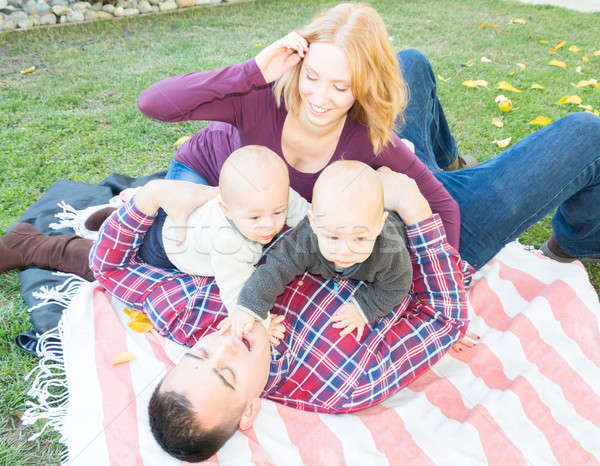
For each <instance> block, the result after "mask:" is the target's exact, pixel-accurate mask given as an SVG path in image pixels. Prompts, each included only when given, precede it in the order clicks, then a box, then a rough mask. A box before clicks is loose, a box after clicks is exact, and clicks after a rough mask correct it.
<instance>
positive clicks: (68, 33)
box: [0, 0, 600, 465]
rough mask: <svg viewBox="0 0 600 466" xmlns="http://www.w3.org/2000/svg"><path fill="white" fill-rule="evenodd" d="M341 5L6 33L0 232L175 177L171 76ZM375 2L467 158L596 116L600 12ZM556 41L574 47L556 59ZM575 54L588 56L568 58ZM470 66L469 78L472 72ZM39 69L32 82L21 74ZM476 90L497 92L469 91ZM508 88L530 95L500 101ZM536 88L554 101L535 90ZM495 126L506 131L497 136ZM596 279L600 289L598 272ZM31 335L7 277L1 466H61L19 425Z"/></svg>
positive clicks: (2, 316) (546, 229)
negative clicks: (80, 191) (575, 100)
mask: <svg viewBox="0 0 600 466" xmlns="http://www.w3.org/2000/svg"><path fill="white" fill-rule="evenodd" d="M334 4H335V3H334V2H318V1H314V0H313V1H306V2H299V1H297V0H278V1H266V0H262V1H261V0H257V1H255V2H251V3H240V4H232V5H218V6H207V7H200V8H193V9H187V10H183V11H177V12H174V13H169V14H161V15H153V16H144V17H136V18H124V19H121V20H108V21H97V22H93V23H88V24H81V25H75V26H69V27H60V28H43V29H34V30H31V31H25V32H20V33H10V34H3V35H1V36H0V62H1V63H2V66H1V67H0V161H1V166H2V167H3V173H2V183H1V185H0V233H3V232H4V230H5V229H7V228H8V227H9V226H11V225H12V224H13V223H15V222H16V221H17V220H18V218H19V216H20V215H21V214H22V213H23V212H24V211H25V209H26V208H27V207H29V206H30V205H31V204H32V203H33V202H35V201H36V200H37V199H38V198H39V197H40V196H41V195H42V194H43V193H44V192H45V191H46V189H47V188H48V187H49V186H50V185H52V184H53V183H54V182H55V181H56V180H58V179H60V178H65V179H70V180H74V181H80V182H85V183H97V182H99V181H101V180H102V179H104V178H105V177H106V176H107V175H108V174H110V173H112V172H117V173H123V174H126V175H130V176H141V175H146V174H149V173H153V172H155V171H159V170H163V169H166V168H167V167H168V164H169V162H170V160H171V158H172V157H173V154H174V152H175V149H176V148H175V146H174V145H173V144H174V142H175V141H176V140H177V139H178V138H179V137H181V136H186V135H191V134H193V133H194V132H195V131H197V130H198V129H200V128H201V127H202V126H203V125H204V123H202V122H191V123H176V124H166V123H160V122H157V121H153V120H150V119H148V118H146V117H144V116H143V115H142V114H141V113H140V112H139V111H138V109H137V106H136V102H137V98H138V96H139V94H140V92H141V91H142V90H143V89H145V88H147V87H149V86H150V85H152V84H153V83H154V82H156V81H158V80H160V79H162V78H165V77H167V76H171V75H174V74H178V73H185V72H190V71H196V70H204V69H212V68H218V67H223V66H226V65H228V64H231V63H238V62H241V61H243V60H246V59H248V58H250V57H252V56H254V55H256V53H258V51H260V50H261V48H262V47H263V46H266V45H267V44H269V43H270V42H272V41H274V40H276V39H278V38H279V37H281V36H283V35H285V34H286V33H287V32H289V31H290V30H292V29H294V28H297V27H298V26H300V25H302V24H305V23H306V22H308V21H309V20H310V18H311V17H312V15H313V14H315V13H316V12H318V11H320V10H322V9H324V8H326V7H328V6H332V5H334ZM371 4H372V5H373V6H374V7H375V8H376V9H377V10H378V11H379V12H380V13H381V14H382V16H383V18H384V20H385V22H386V24H387V26H388V30H389V33H390V36H391V38H392V41H393V43H394V45H395V47H396V49H398V50H400V49H404V48H418V49H420V50H421V51H423V52H424V53H425V54H426V55H427V56H428V57H429V58H430V60H431V62H432V63H433V66H434V69H435V71H436V73H437V74H438V75H439V76H440V77H441V78H443V80H442V79H439V81H438V92H439V94H440V97H441V100H442V103H443V104H444V108H445V112H446V116H447V118H448V120H449V122H450V126H451V128H452V130H453V134H454V136H455V138H456V140H457V143H458V146H459V148H460V152H461V153H463V154H470V155H473V156H475V157H476V158H477V159H479V160H480V161H483V160H486V159H488V158H490V157H493V156H494V155H495V154H497V153H499V152H500V151H501V149H499V148H498V147H497V146H496V145H495V144H493V143H492V141H494V140H501V139H505V138H508V137H512V141H511V142H512V143H515V142H516V141H518V140H520V139H522V138H523V137H525V136H527V135H528V134H530V133H532V132H534V131H536V129H538V128H539V127H538V126H534V125H530V124H529V122H530V121H531V120H533V119H534V118H536V117H537V116H538V115H543V116H546V117H548V118H550V119H551V120H552V121H555V120H557V119H559V118H560V117H562V116H564V115H566V114H568V113H571V112H574V111H583V109H581V108H578V107H577V105H573V104H565V105H557V104H555V102H556V101H557V100H558V99H560V98H561V97H563V96H570V95H574V94H576V95H578V96H579V97H581V99H582V103H583V104H586V105H591V106H592V107H593V108H595V109H600V89H597V88H594V87H593V86H591V87H590V86H588V87H583V88H576V87H573V86H572V84H571V83H578V82H579V81H581V80H587V79H590V78H595V79H597V80H600V52H599V55H593V52H594V51H597V50H600V35H598V32H597V31H598V24H600V14H598V13H596V14H581V13H578V12H575V11H568V10H563V9H558V8H554V7H544V6H531V5H526V4H521V3H513V2H505V1H484V0H472V1H468V2H465V1H450V0H411V1H402V2H399V1H373V2H371ZM515 19H522V20H524V21H525V24H520V23H518V22H517V23H515V22H514V20H515ZM511 20H513V21H512V24H511ZM485 21H487V25H486V26H485V27H481V28H480V27H479V26H480V25H481V24H482V23H484V22H485ZM492 24H497V25H498V27H491V25H492ZM541 40H544V41H547V42H548V44H542V43H540V41H541ZM560 40H564V41H566V42H567V43H566V45H565V46H563V47H562V48H559V49H558V50H557V51H556V54H554V55H553V54H551V53H550V52H549V49H550V47H551V46H552V45H554V44H555V43H556V42H557V41H560ZM571 45H575V46H577V47H578V48H579V49H580V51H579V52H573V51H570V50H569V47H570V46H571ZM584 56H585V57H587V58H588V60H589V61H584V59H583V57H584ZM481 57H486V58H488V59H490V60H491V62H482V61H481ZM552 59H556V60H560V61H563V62H564V63H565V64H566V66H567V67H566V69H562V68H558V67H554V66H550V65H549V64H548V63H549V61H550V60H552ZM471 60H473V64H472V66H464V64H465V63H468V62H469V61H471ZM517 63H521V64H523V65H525V69H522V67H519V66H518V65H517ZM31 66H35V71H34V72H33V73H29V74H22V73H21V70H24V69H26V68H29V67H31ZM579 66H581V67H582V69H581V73H578V72H577V71H576V69H577V67H579ZM469 79H471V80H478V79H483V80H485V81H487V82H488V83H489V84H488V86H487V87H483V88H468V87H465V86H463V85H462V82H463V81H466V80H469ZM500 81H508V82H509V83H511V84H512V85H513V86H515V87H517V88H519V89H522V90H523V91H524V92H522V93H519V94H517V93H510V92H506V91H500V90H498V89H496V84H497V83H498V82H500ZM533 83H537V84H540V85H541V86H543V87H544V89H543V90H529V88H530V86H531V85H532V84H533ZM499 94H504V95H506V96H507V97H508V98H510V99H511V100H512V102H513V105H514V110H513V111H511V112H509V113H503V112H501V111H500V110H499V109H498V106H497V104H496V103H495V102H494V99H495V97H496V96H497V95H499ZM493 117H497V118H500V119H501V120H502V122H503V123H504V127H502V128H497V127H495V126H493V125H492V124H491V119H492V118H493ZM565 144H569V141H565ZM532 189H535V180H532ZM550 232H551V228H550V222H549V219H545V220H544V221H542V222H540V223H539V224H538V225H536V226H535V227H533V228H532V229H530V230H529V231H528V232H527V233H525V234H524V235H523V236H522V238H521V241H522V242H523V243H525V244H532V245H534V246H536V247H539V246H540V245H541V244H542V243H543V242H544V241H545V239H546V238H547V237H548V236H549V235H550ZM587 268H588V271H589V272H590V275H591V279H592V283H593V285H594V287H595V288H596V290H598V289H600V267H599V266H588V267H587ZM29 329H30V326H29V321H28V315H27V313H26V309H25V305H24V303H23V301H22V300H21V298H20V292H19V283H18V275H17V273H16V272H10V273H4V274H0V380H2V382H1V385H0V413H1V420H0V464H11V465H17V464H57V463H59V462H60V456H59V454H60V451H61V446H60V445H59V444H58V443H57V439H58V436H57V435H55V434H53V433H48V434H44V436H42V437H41V438H40V439H38V441H36V442H33V443H28V442H26V437H27V436H29V435H31V433H32V432H34V430H33V428H23V427H21V426H20V425H19V423H18V416H19V415H20V413H21V412H22V411H23V409H24V408H25V401H26V395H25V394H26V392H27V390H28V388H29V387H30V382H26V381H24V377H25V375H26V374H27V373H28V371H29V370H30V369H31V368H32V367H34V366H35V364H36V363H37V359H36V358H34V357H31V356H29V355H26V354H24V353H22V352H21V351H20V350H18V349H17V348H16V347H15V346H14V345H13V343H12V339H13V338H14V336H15V335H16V334H18V333H20V332H22V331H25V330H29Z"/></svg>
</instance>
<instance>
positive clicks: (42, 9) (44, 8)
mask: <svg viewBox="0 0 600 466" xmlns="http://www.w3.org/2000/svg"><path fill="white" fill-rule="evenodd" d="M35 6H36V8H37V9H38V11H39V12H40V16H42V15H45V14H46V13H48V11H49V10H50V5H48V4H47V3H46V2H37V3H36V4H35Z"/></svg>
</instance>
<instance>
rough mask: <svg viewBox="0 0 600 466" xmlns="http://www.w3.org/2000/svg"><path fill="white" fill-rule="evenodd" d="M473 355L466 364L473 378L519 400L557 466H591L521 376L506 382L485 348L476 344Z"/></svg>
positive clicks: (587, 455)
mask: <svg viewBox="0 0 600 466" xmlns="http://www.w3.org/2000/svg"><path fill="white" fill-rule="evenodd" d="M474 351H476V352H477V356H476V357H474V358H472V359H471V363H470V368H471V371H472V372H473V375H475V376H476V377H480V378H481V379H482V380H483V382H484V383H485V384H486V385H487V386H488V387H490V388H492V389H496V390H503V391H508V390H510V391H512V392H513V393H514V394H515V395H516V396H517V397H518V398H519V400H520V402H521V406H522V408H523V412H524V413H525V415H526V416H527V418H528V419H529V420H530V421H531V422H532V423H533V424H534V425H535V426H537V428H538V429H539V430H540V431H541V432H542V434H543V435H544V436H545V437H546V440H547V441H548V444H549V445H550V448H551V449H552V452H553V454H554V456H555V458H556V459H557V460H558V461H559V462H560V463H561V464H593V462H594V457H593V456H592V455H591V454H590V453H588V452H587V451H586V450H585V449H584V448H583V447H582V446H581V445H580V444H579V442H578V441H577V439H575V438H574V437H573V436H572V435H571V433H570V432H569V431H568V430H567V429H566V428H565V427H564V426H562V425H561V424H559V423H558V422H557V421H556V420H555V419H554V417H553V416H552V413H551V412H550V409H549V407H548V406H546V405H545V404H544V403H543V402H542V401H541V400H540V397H539V394H538V392H537V391H536V390H535V388H534V387H533V386H532V385H531V383H530V382H529V380H527V379H526V378H524V377H522V376H518V377H516V378H515V379H514V380H511V379H509V378H508V377H507V376H506V375H505V374H504V370H503V367H502V361H500V360H499V359H498V358H497V357H496V355H495V354H494V353H492V351H491V350H490V348H488V347H487V346H486V345H485V344H482V343H480V344H479V345H477V347H476V348H475V350H474Z"/></svg>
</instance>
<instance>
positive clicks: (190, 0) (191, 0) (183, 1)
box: [175, 0, 196, 8]
mask: <svg viewBox="0 0 600 466" xmlns="http://www.w3.org/2000/svg"><path fill="white" fill-rule="evenodd" d="M175 1H176V2H177V5H178V6H179V8H186V7H188V6H196V0H175Z"/></svg>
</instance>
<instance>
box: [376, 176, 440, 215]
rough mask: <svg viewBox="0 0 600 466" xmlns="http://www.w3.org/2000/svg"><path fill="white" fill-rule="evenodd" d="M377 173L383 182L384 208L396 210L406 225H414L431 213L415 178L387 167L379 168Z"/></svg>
mask: <svg viewBox="0 0 600 466" xmlns="http://www.w3.org/2000/svg"><path fill="white" fill-rule="evenodd" d="M377 175H378V176H379V180H380V181H381V184H383V195H384V204H385V208H386V209H389V210H393V211H394V212H397V213H398V215H400V218H402V220H403V221H404V223H405V224H406V225H407V226H408V225H415V224H417V223H419V222H422V221H423V220H426V219H428V218H429V217H431V216H432V215H433V212H432V211H431V207H429V203H428V202H427V199H425V197H424V196H423V195H422V194H421V191H419V187H418V186H417V183H415V180H413V179H412V178H409V177H408V176H406V175H404V174H402V173H396V172H395V171H392V170H390V169H389V168H388V167H381V168H379V169H378V170H377Z"/></svg>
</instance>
